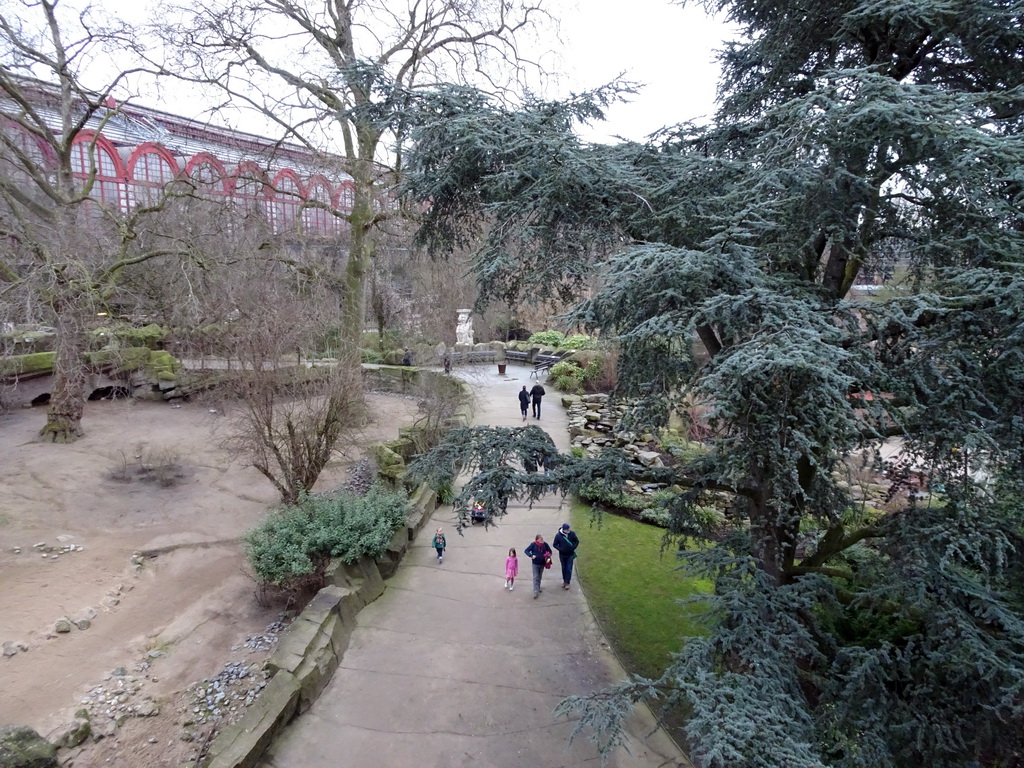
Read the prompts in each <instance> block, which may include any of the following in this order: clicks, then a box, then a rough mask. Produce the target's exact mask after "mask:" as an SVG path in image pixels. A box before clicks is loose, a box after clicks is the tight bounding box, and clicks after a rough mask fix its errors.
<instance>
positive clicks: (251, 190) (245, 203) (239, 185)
mask: <svg viewBox="0 0 1024 768" xmlns="http://www.w3.org/2000/svg"><path fill="white" fill-rule="evenodd" d="M231 181H232V183H231V196H232V198H233V199H234V201H235V204H236V205H237V206H238V207H240V208H241V209H243V210H244V211H246V212H248V213H255V212H259V213H260V214H261V215H262V216H264V217H265V218H266V220H267V221H268V222H270V221H271V220H272V216H273V210H272V207H271V200H270V196H271V194H272V190H271V188H270V184H269V183H268V182H267V174H266V173H264V171H263V169H262V168H260V167H259V166H258V165H256V163H252V162H245V163H240V164H239V166H238V168H236V169H235V172H234V173H233V174H232V175H231Z"/></svg>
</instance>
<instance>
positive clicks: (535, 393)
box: [524, 381, 547, 419]
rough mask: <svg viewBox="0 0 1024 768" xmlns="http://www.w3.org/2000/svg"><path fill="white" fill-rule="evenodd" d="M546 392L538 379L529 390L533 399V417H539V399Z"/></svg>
mask: <svg viewBox="0 0 1024 768" xmlns="http://www.w3.org/2000/svg"><path fill="white" fill-rule="evenodd" d="M524 389H525V387H524ZM546 394H547V392H545V391H544V387H542V386H541V385H540V382H539V381H538V382H537V383H536V384H534V385H533V389H531V390H530V398H531V399H532V400H533V418H535V419H539V418H540V399H541V398H542V397H544V395H546Z"/></svg>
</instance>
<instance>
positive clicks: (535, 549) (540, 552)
mask: <svg viewBox="0 0 1024 768" xmlns="http://www.w3.org/2000/svg"><path fill="white" fill-rule="evenodd" d="M523 554H524V555H526V556H527V557H528V558H530V560H532V561H533V599H534V600H536V599H537V597H538V596H539V595H540V593H541V591H542V590H541V588H540V578H541V576H543V575H544V567H545V566H546V565H547V564H548V563H549V562H551V545H550V544H548V543H547V542H546V541H544V537H543V536H541V535H540V534H539V533H538V534H537V536H536V538H534V540H533V543H531V544H530V545H529V546H527V548H526V549H524V550H523Z"/></svg>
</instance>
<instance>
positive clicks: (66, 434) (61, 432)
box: [39, 309, 88, 443]
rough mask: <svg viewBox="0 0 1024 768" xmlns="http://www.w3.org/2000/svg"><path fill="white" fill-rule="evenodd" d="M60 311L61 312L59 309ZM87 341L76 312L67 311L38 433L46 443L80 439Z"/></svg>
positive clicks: (60, 329)
mask: <svg viewBox="0 0 1024 768" xmlns="http://www.w3.org/2000/svg"><path fill="white" fill-rule="evenodd" d="M58 311H59V312H60V310H58ZM87 348H88V342H87V337H86V332H85V326H84V323H83V322H82V318H81V317H79V316H78V312H77V310H75V309H64V310H63V313H62V314H61V315H60V326H59V327H58V329H57V350H56V355H55V357H54V362H53V387H52V389H51V390H50V408H49V410H48V411H47V414H46V425H45V426H44V427H43V428H42V429H41V430H40V431H39V434H40V436H41V437H42V438H43V439H44V440H48V441H50V442H53V443H72V442H74V441H75V440H77V439H78V438H79V437H81V436H82V435H83V434H84V432H82V413H83V411H84V410H85V398H86V393H85V384H86V376H87V374H88V368H87V364H86V360H85V353H86V350H87Z"/></svg>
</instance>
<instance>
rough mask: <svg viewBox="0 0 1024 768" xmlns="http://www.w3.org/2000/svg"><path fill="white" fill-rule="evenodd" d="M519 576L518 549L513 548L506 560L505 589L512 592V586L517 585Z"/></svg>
mask: <svg viewBox="0 0 1024 768" xmlns="http://www.w3.org/2000/svg"><path fill="white" fill-rule="evenodd" d="M518 575H519V558H518V557H516V548H515V547H512V549H510V550H509V551H508V557H506V558H505V589H507V590H508V591H509V592H511V591H512V585H513V584H515V583H516V576H518Z"/></svg>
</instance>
